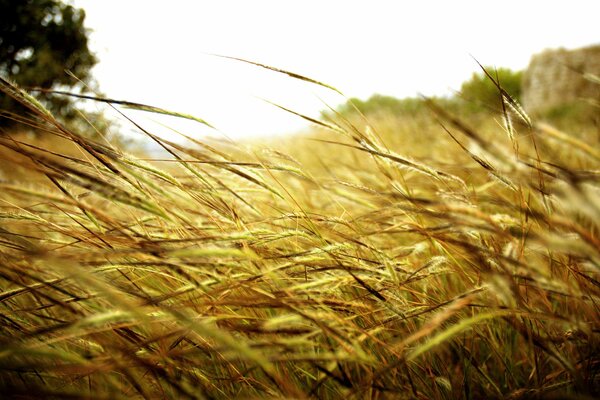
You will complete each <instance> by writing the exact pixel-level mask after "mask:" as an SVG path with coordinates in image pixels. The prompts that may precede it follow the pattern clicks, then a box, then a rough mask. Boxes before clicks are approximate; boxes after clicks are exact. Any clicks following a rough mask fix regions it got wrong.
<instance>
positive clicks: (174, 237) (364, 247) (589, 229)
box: [0, 71, 600, 399]
mask: <svg viewBox="0 0 600 400" xmlns="http://www.w3.org/2000/svg"><path fill="white" fill-rule="evenodd" d="M278 72H282V71H278ZM291 76H292V78H301V79H302V77H299V76H294V75H291ZM312 83H316V84H319V83H318V82H314V81H313V82H312ZM1 90H2V92H4V93H5V94H6V95H10V96H13V97H15V98H16V99H19V100H20V101H22V103H23V104H25V105H26V106H27V107H28V108H29V111H30V113H31V115H28V116H24V115H23V116H14V115H12V116H9V117H11V118H22V119H23V120H24V122H27V123H29V124H33V125H36V126H39V127H40V128H42V129H44V130H45V131H46V132H47V134H48V135H54V136H56V137H59V138H60V140H61V141H63V142H64V143H67V144H68V145H64V146H61V147H60V149H59V150H58V151H56V150H52V151H51V150H49V149H47V148H44V147H42V146H35V145H32V144H27V143H25V142H23V141H20V140H18V139H17V138H15V137H11V136H10V135H5V136H2V137H0V144H1V145H2V146H3V148H4V149H3V150H2V154H5V155H6V156H5V158H4V160H5V161H3V163H8V162H9V161H8V160H10V163H11V165H10V166H7V165H6V164H5V165H4V166H3V167H4V170H5V172H4V179H3V180H2V181H0V190H1V194H0V206H1V208H0V260H1V261H0V262H1V267H0V288H1V293H0V307H1V312H0V321H1V324H2V325H1V326H2V329H1V332H0V334H1V337H0V341H1V342H0V343H1V346H0V390H1V392H2V393H4V394H5V395H8V396H13V397H16V398H51V397H53V398H92V399H101V398H103V399H104V398H105V399H116V398H132V397H133V398H200V399H202V398H263V397H275V398H277V397H281V398H322V399H336V398H343V397H346V398H348V397H349V398H357V399H366V398H372V399H380V398H421V399H463V398H465V399H470V398H474V399H475V398H514V399H517V398H535V397H537V398H548V397H552V396H556V398H559V397H560V398H567V397H570V398H592V397H593V396H594V395H595V394H597V393H598V391H599V389H600V378H599V376H598V373H599V372H600V369H599V368H600V356H599V353H598V350H599V345H600V343H599V339H600V336H599V329H600V313H599V312H598V301H599V300H600V298H599V295H600V282H599V266H600V239H599V237H598V229H599V221H600V206H599V204H600V203H599V202H598V198H599V197H598V195H599V182H600V173H599V172H598V170H599V165H600V150H598V149H599V148H600V147H599V146H598V142H597V138H598V136H597V134H596V136H594V135H591V134H590V135H588V136H586V135H579V136H571V135H569V134H568V133H563V132H562V131H559V130H557V129H555V128H553V127H551V126H548V125H544V124H541V123H537V122H536V121H533V122H530V121H528V120H527V117H526V116H525V115H522V116H519V109H518V105H517V104H511V101H512V100H511V98H510V97H507V96H505V105H506V108H505V110H506V111H505V112H504V113H500V114H498V115H490V116H489V117H487V118H480V119H479V120H477V123H476V124H475V125H472V124H471V123H472V122H473V121H471V123H469V121H468V118H467V119H466V120H465V119H464V118H462V117H464V116H461V118H457V117H456V116H455V114H454V113H451V112H449V111H448V110H446V109H444V108H443V107H442V108H440V106H439V105H437V104H436V103H435V102H430V104H429V108H430V109H431V110H432V112H428V113H418V114H417V115H414V116H413V118H407V117H401V118H400V117H397V116H392V115H387V116H380V117H378V118H377V121H375V122H376V125H377V129H374V128H371V127H370V125H369V124H368V122H367V120H366V119H364V118H363V117H362V116H361V115H360V113H356V114H354V116H353V117H346V116H341V115H338V118H337V119H336V118H333V119H332V120H330V121H325V120H323V121H320V122H319V121H314V122H315V123H316V124H318V128H317V129H316V130H315V134H314V135H313V137H312V139H313V140H306V139H305V138H300V137H296V138H287V139H282V140H280V141H279V143H276V142H273V143H271V144H270V148H265V147H264V146H263V148H259V146H254V147H248V146H241V145H236V144H227V145H225V144H222V145H218V146H215V145H208V144H206V143H200V142H199V143H197V144H196V146H195V147H194V148H185V147H182V146H181V145H178V144H176V143H171V142H168V141H166V140H164V139H160V138H158V137H155V136H153V135H152V134H151V133H150V132H146V133H147V135H148V136H149V138H150V139H151V140H155V141H156V142H157V143H159V144H160V145H161V146H163V147H164V148H165V149H166V150H167V151H169V152H170V153H171V154H172V156H173V157H174V160H171V161H160V162H159V161H156V162H150V161H143V160H140V159H138V158H135V157H133V156H130V155H128V154H126V153H124V152H122V151H121V150H119V149H115V148H111V147H110V146H109V145H107V144H99V143H96V142H92V141H91V140H89V139H86V138H84V137H82V136H80V135H78V134H77V132H73V131H69V130H67V129H65V128H64V127H63V126H62V125H61V124H60V123H59V122H58V121H56V120H55V119H54V118H53V116H52V115H50V114H49V113H48V112H46V111H45V110H44V109H43V108H42V107H41V106H40V105H39V104H37V103H35V102H34V101H33V100H32V99H31V98H30V97H29V96H28V95H27V94H25V93H23V92H21V91H20V90H19V89H18V88H15V87H14V86H12V85H11V84H10V83H8V82H2V84H1ZM465 121H467V122H465ZM140 128H141V127H140ZM596 129H597V128H596ZM592 131H593V130H592ZM67 147H68V148H69V149H68V150H67ZM9 155H10V156H9ZM7 157H10V159H9V158H7ZM7 170H8V171H9V172H7ZM11 170H13V171H17V170H19V171H20V172H19V174H16V173H15V174H14V175H11V173H10V171H11Z"/></svg>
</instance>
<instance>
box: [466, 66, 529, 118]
mask: <svg viewBox="0 0 600 400" xmlns="http://www.w3.org/2000/svg"><path fill="white" fill-rule="evenodd" d="M485 69H486V71H487V72H488V73H489V74H490V75H491V76H492V77H493V78H494V79H495V80H496V81H498V82H499V84H500V86H501V87H502V88H503V89H504V90H506V92H507V93H508V94H510V96H511V97H512V98H514V99H515V100H517V101H518V102H520V101H521V80H522V77H523V72H522V71H513V70H511V69H509V68H494V67H485ZM460 93H461V97H462V98H463V99H464V100H466V102H467V103H468V104H469V107H470V108H471V109H472V110H483V109H489V108H492V109H496V108H498V107H499V106H500V104H501V103H500V101H501V97H500V92H499V91H498V88H497V87H496V85H495V84H494V82H492V80H491V79H490V78H489V77H488V76H487V75H486V74H485V73H483V72H479V73H473V75H472V76H471V79H469V80H468V81H465V82H464V83H463V84H462V85H461V88H460Z"/></svg>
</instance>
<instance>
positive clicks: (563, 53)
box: [522, 45, 600, 114]
mask: <svg viewBox="0 0 600 400" xmlns="http://www.w3.org/2000/svg"><path fill="white" fill-rule="evenodd" d="M591 75H594V76H596V77H600V45H596V46H590V47H585V48H581V49H577V50H565V49H559V50H547V51H544V52H542V53H540V54H537V55H535V56H533V57H532V59H531V62H530V64H529V67H528V68H527V69H526V70H525V73H524V75H523V87H522V103H523V107H524V108H525V110H526V111H527V112H528V113H530V114H541V113H544V112H547V111H550V110H552V109H555V108H557V107H561V106H565V105H568V104H572V103H575V102H582V101H589V100H594V101H598V102H600V84H599V83H598V82H593V80H594V79H593V78H591V79H590V76H591Z"/></svg>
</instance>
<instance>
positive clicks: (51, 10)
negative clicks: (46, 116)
mask: <svg viewBox="0 0 600 400" xmlns="http://www.w3.org/2000/svg"><path fill="white" fill-rule="evenodd" d="M84 20H85V12H84V11H83V10H82V9H78V8H75V7H73V6H72V5H70V4H65V3H63V2H61V1H60V0H18V1H15V0H0V75H1V76H3V77H6V78H9V79H10V80H12V81H14V82H16V83H17V84H18V85H20V86H21V87H24V88H31V87H37V88H44V89H56V88H61V89H70V90H83V85H82V84H81V83H79V82H78V81H77V80H76V79H74V78H73V77H71V76H69V75H68V74H67V73H65V70H68V71H71V72H72V73H73V74H74V75H75V76H77V78H79V79H80V80H81V81H82V82H85V83H91V74H90V70H91V68H92V67H93V66H94V65H95V64H96V62H97V60H96V58H95V56H94V55H93V53H92V52H91V51H90V49H89V48H88V30H87V29H86V28H85V26H84ZM39 98H40V99H41V100H42V101H44V102H45V103H46V105H47V106H48V107H49V108H50V110H51V111H53V112H54V113H56V114H57V115H60V116H62V117H69V116H70V115H72V112H73V107H72V101H71V100H69V99H68V98H67V97H64V96H62V97H58V96H53V95H51V94H48V93H46V94H44V93H40V95H39ZM0 109H1V110H4V111H12V112H15V113H19V112H20V111H22V108H21V107H20V106H19V105H18V104H16V103H15V101H14V100H13V99H10V98H8V97H7V96H5V95H1V94H0ZM10 122H11V120H10V119H6V118H2V119H0V126H1V125H4V126H6V125H8V124H10Z"/></svg>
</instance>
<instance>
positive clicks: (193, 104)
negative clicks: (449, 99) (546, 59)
mask: <svg viewBox="0 0 600 400" xmlns="http://www.w3.org/2000/svg"><path fill="white" fill-rule="evenodd" d="M74 3H75V5H76V6H78V7H82V8H84V9H85V10H86V13H87V18H86V25H87V26H88V27H89V28H91V29H92V30H93V33H92V36H91V39H92V41H91V46H92V50H93V51H95V52H96V53H97V55H98V57H99V59H100V63H99V64H98V65H97V66H96V67H95V69H94V75H95V76H96V78H97V79H98V81H99V83H100V88H101V90H102V91H103V92H104V93H105V94H106V95H107V96H109V97H112V98H117V99H123V100H129V101H134V102H142V103H147V104H151V105H155V106H159V107H164V108H168V109H172V110H177V111H181V112H186V113H191V114H194V115H196V116H198V117H200V118H204V119H206V120H207V121H209V122H211V123H213V125H215V126H216V127H218V128H219V129H220V130H221V131H222V132H224V133H225V134H227V135H229V136H232V137H240V136H248V135H260V134H274V133H284V132H289V131H295V130H299V129H301V128H302V127H303V126H306V124H305V123H304V121H302V120H301V119H299V118H298V117H294V116H292V115H289V114H287V113H285V112H284V111H281V110H279V109H277V108H275V107H273V106H271V105H269V104H266V103H264V102H263V101H262V100H260V98H266V99H268V100H271V101H273V102H276V103H278V104H281V105H283V106H285V107H288V108H291V109H294V110H296V111H299V112H302V113H306V114H308V115H311V116H313V117H315V116H318V115H319V111H320V110H322V109H324V105H323V101H325V102H327V103H328V104H330V105H332V106H336V105H337V104H339V103H341V102H342V101H344V99H343V98H340V96H335V95H333V94H332V93H329V92H327V91H325V90H323V89H322V88H319V87H317V86H314V85H310V84H307V83H303V82H299V81H295V80H293V79H291V78H288V77H286V76H283V75H280V74H276V73H274V72H269V71H267V70H264V69H261V68H258V67H255V66H252V65H248V64H244V63H240V62H236V61H231V60H224V59H219V58H216V57H214V56H209V55H207V54H209V53H218V54H223V55H229V56H233V57H239V58H245V59H249V60H253V61H256V62H260V63H263V64H268V65H271V66H274V67H278V68H281V69H287V70H290V71H293V72H296V73H299V74H302V75H305V76H308V77H311V78H314V79H316V80H319V81H322V82H325V83H328V84H330V85H332V86H335V87H336V88H338V89H340V90H341V91H342V92H343V93H344V94H345V95H346V96H348V97H360V98H367V97H369V96H370V95H372V94H373V93H381V94H387V95H392V96H396V97H406V96H414V95H416V94H417V93H423V94H426V95H443V94H447V93H449V92H450V91H451V90H452V89H458V88H459V87H460V84H461V82H463V81H464V80H466V79H468V78H469V77H470V75H471V73H472V72H473V71H476V70H477V69H478V67H477V65H476V63H475V62H474V61H473V59H472V58H471V56H470V55H471V54H472V55H473V56H474V57H475V58H477V59H478V60H479V61H480V62H481V63H482V64H485V65H496V66H504V67H511V68H514V69H522V68H524V67H526V66H527V64H528V62H529V59H530V57H531V55H532V54H534V53H537V52H539V51H542V50H544V49H546V48H555V47H567V48H574V47H580V46H585V45H590V44H596V43H600V23H599V22H598V18H599V16H600V1H592V0H590V1H579V0H569V1H525V0H501V1H500V0H495V1H463V0H454V1H443V0H441V1H433V0H426V1H416V0H413V1H400V0H398V1H391V0H390V1H383V0H369V1H366V0H364V1H353V0H345V1H342V0H320V1H313V0H304V1H285V0H273V1H261V0H254V1H248V0H240V1H233V0H231V1H230V0H218V1H217V0H214V1H202V0H196V1H192V0H189V1H184V0H169V1H165V0H162V1H155V0H102V1H98V0H76V1H75V2H74ZM135 118H136V119H138V118H143V117H141V116H139V115H138V114H135ZM153 118H154V119H157V118H155V117H153ZM143 121H145V120H143V119H142V121H141V122H143ZM161 121H163V122H164V123H166V124H169V125H171V124H173V126H177V127H180V125H179V123H176V122H173V121H172V119H170V120H161ZM180 129H183V128H180ZM190 129H197V128H195V127H194V128H190ZM188 132H189V131H188ZM201 132H202V131H201V130H200V131H198V133H201ZM192 133H193V134H195V132H192Z"/></svg>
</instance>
